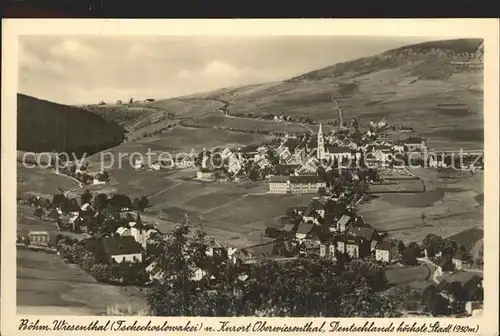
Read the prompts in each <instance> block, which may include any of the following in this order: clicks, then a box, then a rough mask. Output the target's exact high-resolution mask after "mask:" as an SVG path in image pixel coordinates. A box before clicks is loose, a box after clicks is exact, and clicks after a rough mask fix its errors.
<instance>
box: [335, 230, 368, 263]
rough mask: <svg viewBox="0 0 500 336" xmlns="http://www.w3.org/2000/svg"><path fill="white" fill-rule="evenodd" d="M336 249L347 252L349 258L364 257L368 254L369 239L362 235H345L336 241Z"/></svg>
mask: <svg viewBox="0 0 500 336" xmlns="http://www.w3.org/2000/svg"><path fill="white" fill-rule="evenodd" d="M337 250H338V251H339V252H340V253H347V254H348V255H349V256H350V257H351V258H364V257H367V256H369V255H370V241H368V240H366V239H364V238H363V237H357V236H351V235H345V236H343V237H341V238H340V239H339V240H338V241H337Z"/></svg>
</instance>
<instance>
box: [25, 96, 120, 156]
mask: <svg viewBox="0 0 500 336" xmlns="http://www.w3.org/2000/svg"><path fill="white" fill-rule="evenodd" d="M17 99H18V112H17V149H18V150H21V151H30V152H50V151H56V152H68V153H76V154H81V153H84V152H85V153H89V154H91V153H96V152H99V151H101V150H103V149H106V148H111V147H114V146H117V145H118V144H120V143H121V142H122V141H123V139H124V137H125V129H124V128H123V127H121V126H118V125H117V124H114V123H110V122H106V121H105V120H104V119H102V118H101V117H100V116H98V115H96V114H94V113H91V112H88V111H86V110H83V109H79V108H76V107H72V106H67V105H61V104H56V103H53V102H49V101H46V100H41V99H37V98H34V97H30V96H27V95H24V94H18V95H17Z"/></svg>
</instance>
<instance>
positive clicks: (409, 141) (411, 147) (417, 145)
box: [404, 136, 427, 152]
mask: <svg viewBox="0 0 500 336" xmlns="http://www.w3.org/2000/svg"><path fill="white" fill-rule="evenodd" d="M404 143H405V146H406V147H407V148H408V151H410V152H424V151H426V150H427V141H425V140H424V139H422V138H420V137H413V136H412V137H408V138H406V140H405V142H404Z"/></svg>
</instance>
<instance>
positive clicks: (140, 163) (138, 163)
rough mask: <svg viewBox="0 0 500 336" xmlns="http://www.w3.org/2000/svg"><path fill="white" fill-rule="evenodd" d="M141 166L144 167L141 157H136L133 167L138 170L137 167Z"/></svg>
mask: <svg viewBox="0 0 500 336" xmlns="http://www.w3.org/2000/svg"><path fill="white" fill-rule="evenodd" d="M142 167H144V164H143V162H142V159H136V160H135V161H134V169H135V170H138V169H141V168H142Z"/></svg>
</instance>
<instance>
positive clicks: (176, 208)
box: [24, 167, 311, 247]
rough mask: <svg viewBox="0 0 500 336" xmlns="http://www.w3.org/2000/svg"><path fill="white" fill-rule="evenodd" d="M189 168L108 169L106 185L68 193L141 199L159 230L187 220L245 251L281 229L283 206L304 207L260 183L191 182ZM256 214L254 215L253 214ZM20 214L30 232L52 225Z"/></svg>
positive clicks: (303, 199) (302, 199)
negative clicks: (274, 229) (272, 229)
mask: <svg viewBox="0 0 500 336" xmlns="http://www.w3.org/2000/svg"><path fill="white" fill-rule="evenodd" d="M195 174H196V172H195V170H194V169H184V170H176V171H160V172H152V171H151V172H149V171H139V172H136V171H134V170H133V169H132V168H129V167H128V168H123V169H115V170H113V169H111V170H110V176H111V179H112V181H111V183H109V184H105V185H95V186H88V187H85V188H83V189H78V190H75V191H73V192H71V193H70V194H69V196H70V197H79V196H80V195H81V194H82V193H83V192H84V191H85V190H86V189H88V190H89V191H91V192H92V193H101V192H103V193H108V194H112V193H123V194H126V195H128V196H129V197H141V196H146V197H148V198H149V205H150V206H149V207H148V208H147V210H146V212H145V214H144V215H143V216H141V217H142V218H143V220H145V221H150V222H156V223H158V227H159V228H160V229H161V230H162V231H169V230H171V229H173V227H174V226H175V224H176V223H178V222H179V221H182V220H184V219H185V216H186V215H188V216H189V219H190V220H191V222H192V223H193V225H200V224H201V225H203V226H204V230H205V231H206V232H207V233H208V234H209V236H211V237H214V238H216V239H218V240H220V241H224V242H227V243H228V244H231V245H234V246H239V247H246V246H250V245H254V244H259V243H261V242H263V241H268V240H269V239H268V238H265V237H262V236H261V234H263V232H264V230H265V228H266V227H268V226H274V227H278V228H280V227H281V224H280V221H279V218H280V217H281V216H283V215H284V214H285V210H286V209H287V208H288V207H292V206H297V205H305V204H307V203H308V202H309V201H310V199H311V195H310V194H307V195H273V194H268V193H267V191H268V186H267V183H265V182H258V183H254V182H241V183H233V182H228V183H224V182H202V181H198V180H196V179H194V177H195ZM256 209H258V210H256ZM25 211H26V213H25V214H24V218H25V219H24V221H25V222H26V224H25V225H28V227H29V228H30V229H34V228H36V227H43V228H44V229H50V228H53V229H54V230H55V226H54V224H53V223H51V222H45V221H39V220H38V219H36V218H34V217H33V216H32V209H31V208H27V210H25Z"/></svg>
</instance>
